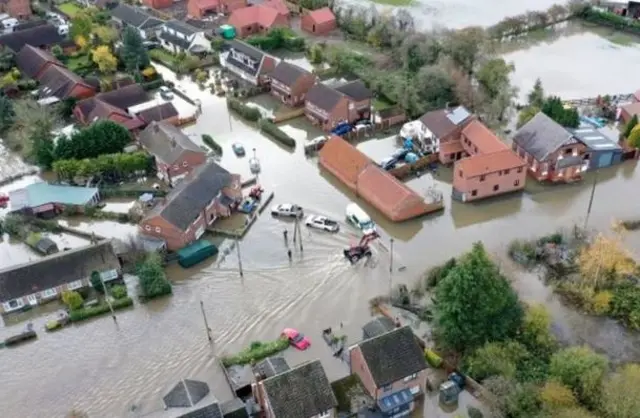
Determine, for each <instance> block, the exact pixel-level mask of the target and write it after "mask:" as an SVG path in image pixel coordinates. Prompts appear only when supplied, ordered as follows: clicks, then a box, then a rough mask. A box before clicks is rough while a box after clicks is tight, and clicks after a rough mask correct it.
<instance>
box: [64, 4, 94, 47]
mask: <svg viewBox="0 0 640 418" xmlns="http://www.w3.org/2000/svg"><path fill="white" fill-rule="evenodd" d="M92 30H93V22H92V21H91V16H90V15H89V14H88V13H85V12H84V11H81V12H79V13H77V14H76V15H75V16H74V17H73V18H72V19H71V28H70V29H69V37H70V38H71V39H73V40H76V39H78V38H80V37H82V38H84V39H89V37H90V36H91V32H92Z"/></svg>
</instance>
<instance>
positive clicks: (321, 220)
mask: <svg viewBox="0 0 640 418" xmlns="http://www.w3.org/2000/svg"><path fill="white" fill-rule="evenodd" d="M304 223H305V225H307V226H308V227H309V228H316V229H322V230H324V231H329V232H338V230H339V229H340V225H338V222H336V221H334V220H332V219H329V218H327V217H326V216H317V215H310V216H309V217H307V219H306V220H305V221H304Z"/></svg>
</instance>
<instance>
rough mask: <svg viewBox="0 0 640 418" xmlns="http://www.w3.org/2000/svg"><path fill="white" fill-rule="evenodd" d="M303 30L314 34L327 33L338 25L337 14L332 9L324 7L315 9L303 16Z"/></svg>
mask: <svg viewBox="0 0 640 418" xmlns="http://www.w3.org/2000/svg"><path fill="white" fill-rule="evenodd" d="M300 26H301V27H302V30H304V31H307V32H309V33H313V34H314V35H326V34H327V33H329V32H331V31H332V30H334V29H335V28H336V27H337V26H338V25H337V23H336V16H335V15H334V14H333V12H332V11H331V9H329V8H328V7H323V8H322V9H318V10H313V11H310V12H309V13H307V14H305V15H304V16H302V20H301V23H300Z"/></svg>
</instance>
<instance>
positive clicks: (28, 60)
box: [16, 45, 63, 80]
mask: <svg viewBox="0 0 640 418" xmlns="http://www.w3.org/2000/svg"><path fill="white" fill-rule="evenodd" d="M51 65H58V66H61V67H63V65H62V63H61V62H60V61H58V59H57V58H55V57H54V56H53V55H51V53H50V52H48V51H45V50H44V49H40V48H37V47H35V46H31V45H25V46H24V47H22V49H21V50H20V52H18V54H17V55H16V67H17V68H18V69H19V70H20V72H21V73H22V74H24V75H26V76H27V77H29V78H33V79H36V80H37V79H38V78H39V77H40V76H42V74H43V73H44V71H45V70H46V69H47V68H49V66H51Z"/></svg>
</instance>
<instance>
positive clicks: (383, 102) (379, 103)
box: [373, 97, 395, 110]
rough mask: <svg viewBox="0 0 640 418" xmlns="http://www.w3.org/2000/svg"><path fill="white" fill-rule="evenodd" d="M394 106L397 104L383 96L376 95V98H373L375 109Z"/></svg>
mask: <svg viewBox="0 0 640 418" xmlns="http://www.w3.org/2000/svg"><path fill="white" fill-rule="evenodd" d="M393 106H395V105H394V104H393V103H390V102H388V101H386V100H384V99H383V98H380V97H376V98H375V99H373V108H374V109H375V110H383V109H388V108H390V107H393Z"/></svg>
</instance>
